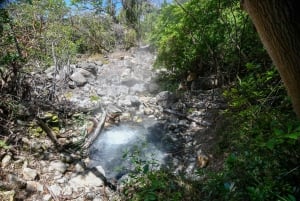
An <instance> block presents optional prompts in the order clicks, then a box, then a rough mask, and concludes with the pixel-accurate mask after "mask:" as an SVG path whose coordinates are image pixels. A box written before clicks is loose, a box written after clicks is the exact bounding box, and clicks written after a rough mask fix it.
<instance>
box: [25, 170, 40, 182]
mask: <svg viewBox="0 0 300 201" xmlns="http://www.w3.org/2000/svg"><path fill="white" fill-rule="evenodd" d="M22 173H23V177H24V179H25V180H28V181H30V180H34V179H35V178H36V177H37V175H38V173H37V171H36V170H34V169H31V168H28V167H25V168H23V171H22Z"/></svg>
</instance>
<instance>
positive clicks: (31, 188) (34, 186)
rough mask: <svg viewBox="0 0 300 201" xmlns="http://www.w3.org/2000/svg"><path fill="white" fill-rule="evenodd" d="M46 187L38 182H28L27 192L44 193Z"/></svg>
mask: <svg viewBox="0 0 300 201" xmlns="http://www.w3.org/2000/svg"><path fill="white" fill-rule="evenodd" d="M43 190H44V187H43V185H42V184H40V183H39V182H37V181H28V182H27V183H26V191H27V192H37V191H38V192H43Z"/></svg>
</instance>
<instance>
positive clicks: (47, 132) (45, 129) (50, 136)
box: [37, 118, 63, 150]
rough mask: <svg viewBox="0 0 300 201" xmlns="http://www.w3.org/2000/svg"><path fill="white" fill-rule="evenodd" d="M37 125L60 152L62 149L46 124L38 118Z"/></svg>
mask: <svg viewBox="0 0 300 201" xmlns="http://www.w3.org/2000/svg"><path fill="white" fill-rule="evenodd" d="M37 124H38V125H39V126H40V127H41V128H42V129H43V131H45V133H46V134H47V136H48V137H49V139H50V140H51V141H52V143H53V144H54V145H55V146H56V147H57V148H59V150H62V149H63V147H62V145H61V144H60V143H59V142H58V140H57V138H56V136H55V134H54V133H53V131H52V130H51V129H50V128H49V127H48V126H47V124H46V123H45V122H44V121H43V120H42V119H40V118H37Z"/></svg>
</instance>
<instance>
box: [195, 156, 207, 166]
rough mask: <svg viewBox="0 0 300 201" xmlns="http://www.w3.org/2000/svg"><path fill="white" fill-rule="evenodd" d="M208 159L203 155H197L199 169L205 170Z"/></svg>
mask: <svg viewBox="0 0 300 201" xmlns="http://www.w3.org/2000/svg"><path fill="white" fill-rule="evenodd" d="M208 161H209V159H208V157H207V156H206V155H204V154H199V155H198V156H197V164H198V167H199V168H205V167H206V166H207V165H208Z"/></svg>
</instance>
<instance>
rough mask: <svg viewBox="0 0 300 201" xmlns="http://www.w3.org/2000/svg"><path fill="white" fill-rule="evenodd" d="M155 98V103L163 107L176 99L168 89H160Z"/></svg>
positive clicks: (167, 106) (168, 105)
mask: <svg viewBox="0 0 300 201" xmlns="http://www.w3.org/2000/svg"><path fill="white" fill-rule="evenodd" d="M155 98H156V103H157V104H158V105H160V106H162V107H163V108H169V107H170V106H171V105H172V104H173V103H175V101H176V97H175V95H174V94H173V93H172V92H170V91H162V92H160V93H158V94H157V95H156V97H155Z"/></svg>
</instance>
